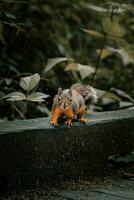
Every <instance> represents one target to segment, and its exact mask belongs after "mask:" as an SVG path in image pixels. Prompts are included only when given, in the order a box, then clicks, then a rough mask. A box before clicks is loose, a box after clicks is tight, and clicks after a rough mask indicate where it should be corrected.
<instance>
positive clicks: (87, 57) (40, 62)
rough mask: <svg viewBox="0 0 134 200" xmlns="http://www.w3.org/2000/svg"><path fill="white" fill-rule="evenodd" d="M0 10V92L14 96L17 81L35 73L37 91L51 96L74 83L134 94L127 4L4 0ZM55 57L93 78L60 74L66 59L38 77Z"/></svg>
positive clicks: (131, 19) (133, 23)
mask: <svg viewBox="0 0 134 200" xmlns="http://www.w3.org/2000/svg"><path fill="white" fill-rule="evenodd" d="M0 11H1V12H0V45H1V50H0V91H1V93H5V94H7V93H9V92H14V91H16V88H17V87H18V85H19V84H18V80H19V78H20V76H23V75H26V74H31V73H40V75H41V77H42V85H41V87H40V90H41V91H45V92H46V91H47V92H48V93H49V94H50V95H51V93H53V90H55V89H56V88H57V87H58V86H59V85H60V86H62V87H64V88H67V87H69V86H70V85H71V84H72V83H74V82H77V81H82V82H84V83H89V84H92V85H93V86H95V87H97V88H99V89H103V90H108V89H109V88H111V87H115V88H118V89H121V90H124V91H126V92H127V93H129V94H130V95H131V96H133V95H134V94H133V92H134V81H133V74H134V64H133V59H134V45H133V35H134V5H133V2H132V1H131V0H126V1H123V2H122V1H120V0H118V1H109V0H101V1H99V0H94V1H93V0H79V1H78V0H59V1H53V0H45V1H44V0H28V1H26V0H22V1H21V0H19V1H14V0H3V1H0ZM83 30H84V31H83ZM93 31H94V32H93ZM96 34H100V35H101V36H102V38H101V36H98V35H96ZM59 57H63V58H72V59H73V60H74V61H73V66H74V63H75V64H76V63H78V64H81V65H79V69H81V72H83V70H86V68H82V66H89V67H93V68H94V73H93V74H92V73H91V74H90V75H89V76H87V77H85V75H84V76H81V74H80V70H73V69H72V68H71V70H65V69H66V67H67V66H68V65H69V64H70V61H68V60H67V61H66V62H63V63H59V64H58V65H56V66H54V67H53V68H52V69H51V70H49V71H48V72H46V73H43V72H44V71H45V68H46V66H47V63H48V59H50V58H59ZM69 67H70V66H69ZM74 68H75V67H74ZM67 69H68V68H67ZM69 69H70V68H69ZM75 69H76V68H75ZM88 72H89V70H88ZM25 73H26V74H25ZM85 73H86V71H85ZM94 74H95V75H94ZM61 77H62V78H61Z"/></svg>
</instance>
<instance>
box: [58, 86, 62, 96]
mask: <svg viewBox="0 0 134 200" xmlns="http://www.w3.org/2000/svg"><path fill="white" fill-rule="evenodd" d="M61 93H62V89H61V88H60V87H59V88H58V94H59V95H60V94H61Z"/></svg>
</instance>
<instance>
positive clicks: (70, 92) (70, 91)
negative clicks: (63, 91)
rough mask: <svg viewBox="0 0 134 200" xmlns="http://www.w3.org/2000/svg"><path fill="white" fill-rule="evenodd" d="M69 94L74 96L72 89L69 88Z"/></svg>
mask: <svg viewBox="0 0 134 200" xmlns="http://www.w3.org/2000/svg"><path fill="white" fill-rule="evenodd" d="M69 95H70V96H71V97H72V89H70V90H69Z"/></svg>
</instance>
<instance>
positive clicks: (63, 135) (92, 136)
mask: <svg viewBox="0 0 134 200" xmlns="http://www.w3.org/2000/svg"><path fill="white" fill-rule="evenodd" d="M88 118H89V122H88V123H87V124H79V123H78V122H75V123H74V126H73V127H71V128H70V129H69V128H67V127H65V126H64V125H60V126H59V127H58V128H53V127H51V126H50V125H49V119H46V118H40V119H31V120H21V121H12V122H0V188H1V189H2V188H7V189H10V188H13V187H15V188H16V187H19V188H20V187H34V186H37V185H44V184H46V185H48V184H59V183H61V182H62V181H65V180H66V181H67V180H78V179H89V178H91V177H95V176H104V175H109V174H110V168H109V165H108V157H109V156H110V155H112V154H117V153H125V152H128V151H132V150H133V149H134V110H123V111H113V112H103V113H94V114H90V115H88Z"/></svg>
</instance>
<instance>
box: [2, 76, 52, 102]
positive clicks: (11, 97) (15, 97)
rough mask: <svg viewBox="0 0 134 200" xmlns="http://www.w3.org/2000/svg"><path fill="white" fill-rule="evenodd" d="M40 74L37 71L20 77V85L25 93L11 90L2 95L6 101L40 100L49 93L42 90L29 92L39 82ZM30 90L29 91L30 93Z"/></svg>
mask: <svg viewBox="0 0 134 200" xmlns="http://www.w3.org/2000/svg"><path fill="white" fill-rule="evenodd" d="M39 81H40V75H39V74H38V73H36V74H34V75H32V76H27V77H24V78H21V79H20V86H21V87H22V88H23V89H24V90H25V92H26V94H24V93H22V92H12V93H9V94H7V95H5V96H4V97H3V99H6V100H7V101H20V100H25V101H34V102H42V101H44V99H45V98H47V97H48V96H49V95H47V94H44V93H42V92H31V91H32V90H33V89H34V88H35V87H36V86H37V84H38V83H39ZM30 92H31V93H30Z"/></svg>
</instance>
